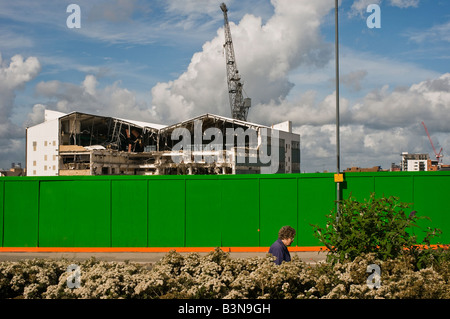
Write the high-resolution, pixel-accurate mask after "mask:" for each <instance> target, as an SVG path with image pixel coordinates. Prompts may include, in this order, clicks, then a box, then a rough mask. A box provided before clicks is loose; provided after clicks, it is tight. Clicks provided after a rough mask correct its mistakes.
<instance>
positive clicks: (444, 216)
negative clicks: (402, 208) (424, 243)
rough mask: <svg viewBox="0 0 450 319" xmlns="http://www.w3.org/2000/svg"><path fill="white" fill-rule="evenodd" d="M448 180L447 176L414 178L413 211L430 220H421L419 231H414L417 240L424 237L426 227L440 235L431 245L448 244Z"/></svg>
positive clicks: (449, 216) (449, 206)
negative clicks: (438, 230)
mask: <svg viewBox="0 0 450 319" xmlns="http://www.w3.org/2000/svg"><path fill="white" fill-rule="evenodd" d="M449 186H450V178H449V176H440V175H435V176H433V175H431V176H426V175H423V176H414V209H415V210H416V211H417V216H427V217H429V218H430V219H431V221H428V220H426V219H424V220H421V221H420V223H419V225H420V227H421V229H415V230H414V231H415V234H416V235H417V236H418V238H419V240H422V238H423V237H424V231H425V230H427V227H431V228H439V229H440V230H441V231H442V234H441V236H440V238H439V239H435V240H434V241H433V242H432V243H434V244H435V243H436V242H440V243H445V244H449V243H450V196H449V194H450V189H449V188H450V187H449Z"/></svg>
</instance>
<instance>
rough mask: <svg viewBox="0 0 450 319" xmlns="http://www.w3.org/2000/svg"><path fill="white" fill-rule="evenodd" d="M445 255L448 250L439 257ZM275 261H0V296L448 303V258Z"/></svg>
mask: <svg viewBox="0 0 450 319" xmlns="http://www.w3.org/2000/svg"><path fill="white" fill-rule="evenodd" d="M445 253H446V254H447V256H448V251H446V252H445ZM273 260H274V257H272V256H271V255H267V256H266V257H252V258H242V259H241V258H231V257H230V255H229V253H225V252H223V251H222V250H221V249H219V248H216V249H215V250H214V251H212V252H210V253H209V254H207V255H205V256H200V255H199V254H198V253H190V254H187V255H181V254H179V253H177V252H175V251H171V252H169V253H168V254H166V255H165V256H164V257H163V258H162V259H161V260H160V261H159V262H157V263H155V264H151V265H145V264H138V263H129V262H124V263H122V262H106V261H99V260H96V259H94V258H91V259H88V260H85V261H83V262H76V261H70V260H58V261H54V260H44V259H33V260H25V261H19V262H1V263H0V298H33V299H38V298H50V299H62V298H77V299H78V298H79V299H85V298H90V299H92V298H105V299H118V298H134V299H147V298H151V299H156V298H179V299H181V298H183V299H185V298H192V299H194V298H202V299H206V298H220V299H237V298H239V299H244V298H252V299H253V298H273V299H274V298H283V299H295V298H300V299H309V298H314V299H319V298H358V299H360V298H450V284H449V280H450V261H449V258H445V259H442V260H441V261H440V262H439V263H438V264H436V263H429V264H428V265H424V266H423V267H422V269H420V270H417V269H416V268H415V266H414V265H415V262H416V261H415V260H414V256H411V255H404V256H400V257H399V258H396V259H389V260H381V259H379V258H378V257H377V256H376V255H375V254H367V255H362V256H359V257H356V258H355V259H354V260H353V261H351V262H350V261H346V262H342V263H341V262H335V263H326V262H325V263H320V264H318V265H309V264H306V263H305V262H303V261H301V260H300V259H299V258H298V257H297V256H294V257H293V259H292V261H291V262H288V263H283V264H281V265H280V266H277V265H275V264H274V263H273ZM71 264H77V265H78V266H79V268H80V270H81V273H80V277H81V285H80V287H79V288H69V287H68V284H67V280H68V279H70V278H69V276H71V275H72V274H71V273H69V272H67V267H68V266H69V265H71ZM372 264H376V265H379V266H380V269H381V285H380V286H379V288H377V289H371V288H370V287H369V286H368V285H367V279H368V276H369V273H367V266H368V265H372Z"/></svg>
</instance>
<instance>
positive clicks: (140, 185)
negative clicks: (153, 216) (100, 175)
mask: <svg viewBox="0 0 450 319" xmlns="http://www.w3.org/2000/svg"><path fill="white" fill-rule="evenodd" d="M111 195H112V196H111V245H112V246H113V247H147V219H148V213H147V196H148V191H147V181H145V180H113V181H111Z"/></svg>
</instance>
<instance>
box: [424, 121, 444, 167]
mask: <svg viewBox="0 0 450 319" xmlns="http://www.w3.org/2000/svg"><path fill="white" fill-rule="evenodd" d="M422 125H423V127H424V128H425V132H426V133H427V136H428V139H429V140H430V144H431V147H432V148H433V152H434V155H435V156H436V160H437V161H438V163H441V162H442V157H443V156H444V155H442V154H441V152H442V147H441V149H440V151H439V153H438V152H436V149H435V148H434V145H433V141H432V140H431V137H430V133H428V129H427V127H426V125H425V123H424V122H422Z"/></svg>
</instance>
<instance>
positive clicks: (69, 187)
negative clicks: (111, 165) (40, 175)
mask: <svg viewBox="0 0 450 319" xmlns="http://www.w3.org/2000/svg"><path fill="white" fill-rule="evenodd" d="M39 246H41V247H110V246H111V187H110V182H109V181H104V180H94V179H90V180H76V181H64V180H62V181H58V182H54V181H41V192H40V220H39Z"/></svg>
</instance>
